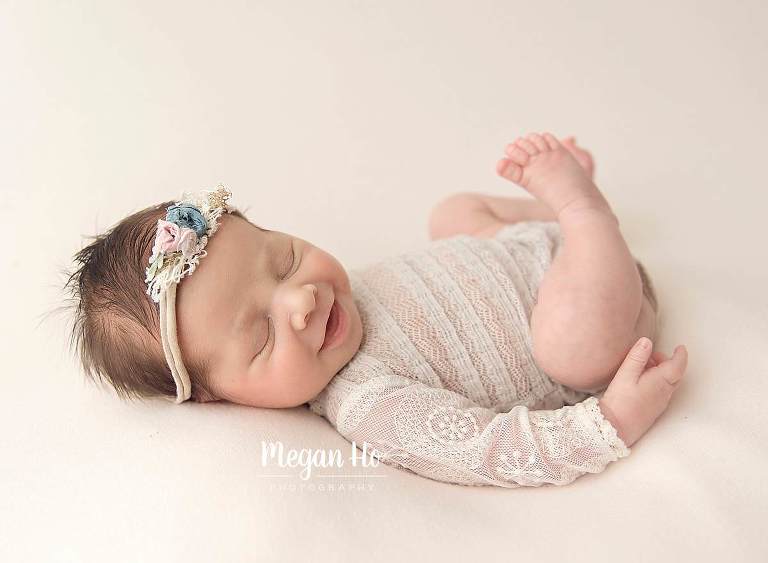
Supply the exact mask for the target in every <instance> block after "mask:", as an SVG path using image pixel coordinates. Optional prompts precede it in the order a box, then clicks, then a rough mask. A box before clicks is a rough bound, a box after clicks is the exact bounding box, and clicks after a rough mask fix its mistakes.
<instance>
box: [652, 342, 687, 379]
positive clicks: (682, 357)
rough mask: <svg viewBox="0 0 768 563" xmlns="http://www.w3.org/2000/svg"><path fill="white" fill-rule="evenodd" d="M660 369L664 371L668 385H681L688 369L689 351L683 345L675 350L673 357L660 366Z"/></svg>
mask: <svg viewBox="0 0 768 563" xmlns="http://www.w3.org/2000/svg"><path fill="white" fill-rule="evenodd" d="M658 367H659V369H661V370H662V375H663V376H664V379H666V380H667V383H669V384H670V385H676V384H678V383H680V380H682V379H683V376H684V375H685V370H686V368H687V367H688V349H687V348H686V347H685V346H683V345H682V344H681V345H680V346H678V347H677V348H675V351H674V353H673V354H672V357H671V358H669V359H668V360H666V361H664V362H663V363H661V364H659V366H658Z"/></svg>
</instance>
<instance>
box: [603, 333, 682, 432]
mask: <svg viewBox="0 0 768 563" xmlns="http://www.w3.org/2000/svg"><path fill="white" fill-rule="evenodd" d="M643 342H646V343H647V344H648V347H647V348H643V347H642V346H641V344H642V343H643ZM652 349H653V345H652V343H651V342H650V340H648V339H647V338H641V339H640V340H638V341H637V342H636V343H635V345H634V346H633V347H632V349H631V350H630V351H629V354H627V357H626V358H625V359H624V363H622V364H621V367H620V368H619V370H618V371H617V372H616V375H615V376H614V378H613V381H611V383H610V385H608V388H607V389H606V390H605V393H604V394H603V397H602V398H601V399H600V410H601V411H602V412H603V416H605V418H606V419H608V421H609V422H610V423H611V424H613V426H614V427H615V428H616V431H617V432H618V434H619V437H620V438H621V439H622V440H623V441H624V443H625V444H626V445H627V447H629V446H631V445H632V444H634V443H635V442H636V441H637V440H638V439H640V437H641V436H642V435H643V434H645V433H646V431H647V430H648V429H649V428H650V427H651V426H653V423H654V422H656V419H657V418H658V417H659V416H660V415H661V413H663V412H664V411H665V410H666V409H667V406H668V405H669V401H670V399H671V398H672V394H673V393H674V392H675V391H676V390H677V388H678V387H679V386H680V382H681V381H682V380H683V376H684V375H685V369H686V367H687V365H688V350H687V349H686V348H685V346H682V345H680V346H678V347H677V348H675V351H674V353H673V354H672V357H671V358H667V357H666V356H665V355H664V354H663V353H661V352H654V353H653V354H651V350H652Z"/></svg>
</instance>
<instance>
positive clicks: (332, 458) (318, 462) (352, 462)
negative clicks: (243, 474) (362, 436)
mask: <svg viewBox="0 0 768 563" xmlns="http://www.w3.org/2000/svg"><path fill="white" fill-rule="evenodd" d="M407 456H408V454H405V453H396V452H393V453H389V454H386V455H384V454H381V453H380V452H378V451H377V450H376V449H375V448H373V447H372V446H371V445H370V444H368V443H367V442H363V443H362V444H360V446H359V448H358V445H357V443H356V442H352V443H351V444H350V449H349V451H347V452H346V455H345V454H344V453H343V452H342V450H340V449H338V448H336V449H332V450H323V449H319V448H302V449H295V448H286V447H285V446H284V445H283V443H282V442H281V441H279V440H278V441H276V442H267V441H264V440H262V441H261V465H262V466H263V467H280V468H282V469H284V468H289V469H295V470H296V471H297V472H298V476H299V478H300V479H301V480H302V481H307V480H308V479H310V478H311V477H312V470H313V469H314V468H316V467H324V468H325V467H331V468H334V469H338V470H339V473H343V472H344V468H345V467H378V466H379V464H380V463H381V460H383V459H404V458H405V457H407ZM275 476H278V475H275ZM279 476H280V477H283V476H285V473H282V474H280V475H279ZM323 476H326V475H323ZM336 476H344V475H336Z"/></svg>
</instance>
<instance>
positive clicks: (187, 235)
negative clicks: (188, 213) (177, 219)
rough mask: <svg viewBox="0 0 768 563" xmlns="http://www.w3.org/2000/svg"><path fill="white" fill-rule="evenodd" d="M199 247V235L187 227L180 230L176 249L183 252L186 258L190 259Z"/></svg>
mask: <svg viewBox="0 0 768 563" xmlns="http://www.w3.org/2000/svg"><path fill="white" fill-rule="evenodd" d="M196 246H197V233H196V232H195V231H193V230H192V229H188V228H187V227H181V229H179V236H178V238H177V239H176V248H177V249H178V250H181V253H182V254H183V255H184V258H190V257H191V256H192V254H194V252H195V247H196Z"/></svg>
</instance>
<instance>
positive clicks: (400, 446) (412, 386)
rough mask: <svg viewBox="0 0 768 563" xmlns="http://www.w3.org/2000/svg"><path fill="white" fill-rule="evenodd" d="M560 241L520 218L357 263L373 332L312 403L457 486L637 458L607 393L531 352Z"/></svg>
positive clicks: (561, 474) (394, 457)
mask: <svg viewBox="0 0 768 563" xmlns="http://www.w3.org/2000/svg"><path fill="white" fill-rule="evenodd" d="M561 242H562V239H561V237H560V230H559V225H558V223H556V222H539V221H531V222H524V223H515V224H512V225H507V226H506V227H504V228H502V229H501V230H500V231H499V232H498V233H497V234H496V236H495V237H494V238H493V239H481V238H475V237H471V236H468V235H459V236H456V237H453V238H450V239H441V240H437V241H433V242H431V243H429V244H428V245H427V246H426V247H425V248H424V249H421V250H417V251H413V252H409V253H406V254H401V255H398V256H395V257H392V258H389V259H386V260H383V261H381V262H377V263H375V264H372V265H370V266H367V267H365V268H362V269H358V270H351V271H350V272H349V277H350V283H351V285H352V290H353V295H354V299H355V302H356V303H357V306H358V309H359V311H360V315H361V319H362V322H363V340H362V342H361V346H360V349H359V351H358V352H357V354H356V355H355V356H354V357H353V358H352V360H350V362H349V363H348V364H347V365H346V366H344V368H342V370H341V371H340V372H339V373H338V374H337V375H336V376H335V377H334V378H333V379H332V380H331V382H330V383H329V384H328V386H326V387H325V389H323V391H322V392H321V393H320V394H319V395H318V396H317V397H316V398H315V399H313V400H312V401H310V402H309V407H310V409H311V410H312V411H313V412H315V413H316V414H319V415H321V416H323V417H325V418H326V419H327V420H328V421H329V422H330V423H331V424H332V425H333V426H334V427H335V428H336V429H337V430H338V431H339V432H340V433H341V434H342V435H343V436H344V437H346V438H347V439H348V440H349V441H355V442H356V443H357V444H358V445H362V442H367V443H368V445H369V449H370V448H371V447H372V448H375V449H376V450H377V452H378V454H379V457H380V459H381V461H382V462H384V463H388V464H390V465H393V466H398V467H402V468H405V469H407V470H409V471H412V472H414V473H417V474H419V475H422V476H425V477H428V478H431V479H435V480H438V481H445V482H449V483H459V484H463V485H496V486H500V487H510V488H514V487H519V486H541V485H543V484H547V483H551V484H555V485H566V484H568V483H570V482H572V481H573V480H574V479H576V478H577V477H579V476H580V475H583V474H584V473H598V472H600V471H602V470H603V469H604V468H605V466H606V465H607V464H608V463H610V462H612V461H615V460H617V459H619V458H622V457H625V456H627V455H629V453H630V451H631V450H630V449H629V448H627V447H626V445H625V444H624V442H622V440H621V439H620V438H619V437H618V435H617V433H616V430H615V429H614V428H613V426H612V425H611V424H610V423H609V422H608V421H607V420H606V419H605V418H604V417H603V415H602V413H601V411H600V408H599V406H598V402H597V398H596V397H594V396H591V395H590V393H587V392H584V391H575V390H573V389H570V388H567V387H565V386H563V385H561V384H559V383H557V382H556V381H553V380H552V379H550V378H549V377H548V376H547V375H546V374H545V373H544V372H542V371H541V370H540V369H539V368H538V366H537V365H536V364H535V363H534V360H533V357H532V348H531V334H530V330H529V321H530V318H531V312H532V310H533V305H534V303H535V299H536V291H537V288H538V286H539V284H540V282H541V280H542V278H543V276H544V273H545V272H546V270H547V268H548V267H549V265H550V263H551V261H552V258H553V257H554V255H555V252H556V250H557V248H558V246H559V245H560V244H561ZM603 390H604V388H603V389H600V390H592V391H593V392H596V391H597V392H600V391H603Z"/></svg>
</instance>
